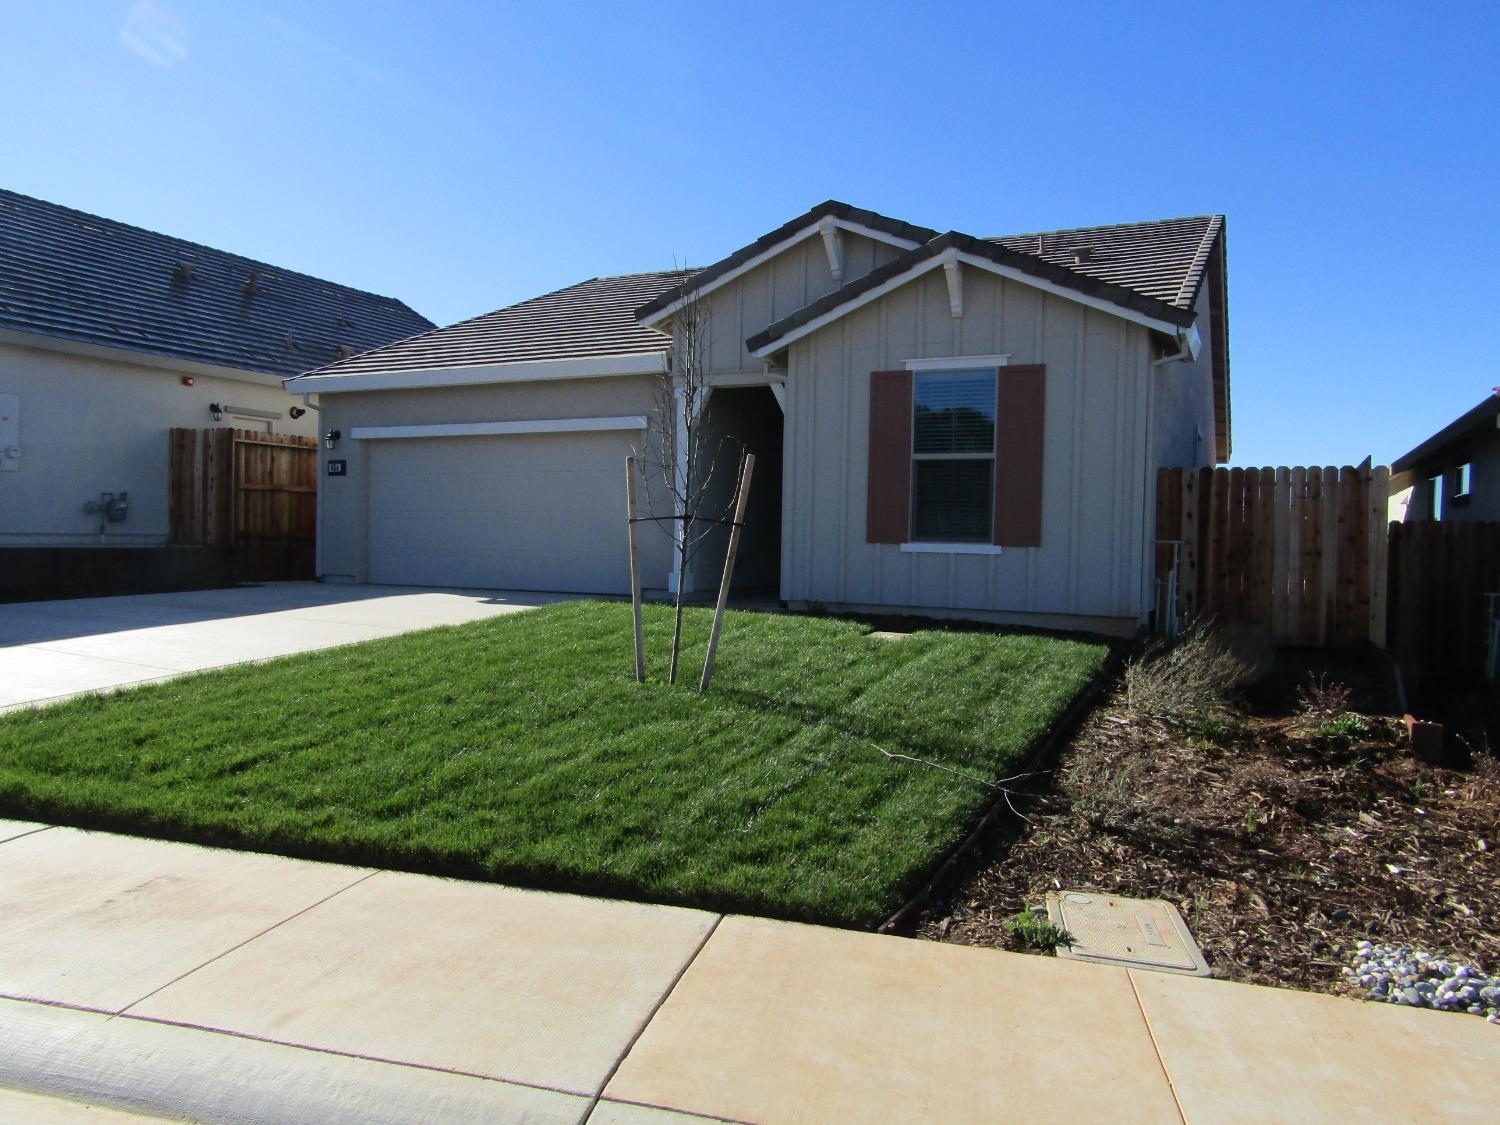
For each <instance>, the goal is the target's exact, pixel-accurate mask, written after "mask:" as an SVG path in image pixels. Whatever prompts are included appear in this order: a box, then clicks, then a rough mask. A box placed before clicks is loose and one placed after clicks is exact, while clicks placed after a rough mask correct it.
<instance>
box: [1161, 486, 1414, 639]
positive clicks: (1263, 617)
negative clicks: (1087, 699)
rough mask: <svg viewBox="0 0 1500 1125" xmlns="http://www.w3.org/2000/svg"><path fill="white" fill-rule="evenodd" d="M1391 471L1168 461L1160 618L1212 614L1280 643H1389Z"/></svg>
mask: <svg viewBox="0 0 1500 1125" xmlns="http://www.w3.org/2000/svg"><path fill="white" fill-rule="evenodd" d="M1389 480H1390V470H1389V469H1387V468H1385V467H1383V466H1382V467H1380V468H1374V469H1371V468H1358V469H1355V468H1343V469H1335V468H1275V469H1163V470H1161V472H1160V473H1159V475H1158V478H1157V517H1156V537H1157V583H1158V590H1159V592H1160V596H1159V601H1158V609H1157V621H1158V623H1159V625H1158V627H1159V628H1160V627H1162V624H1164V623H1168V624H1169V623H1171V622H1172V621H1173V620H1174V619H1175V618H1174V615H1176V616H1212V617H1213V619H1214V620H1215V621H1216V622H1218V623H1219V624H1220V625H1221V626H1225V627H1230V628H1232V627H1236V626H1250V627H1256V628H1263V629H1268V630H1269V631H1270V635H1271V639H1272V640H1273V641H1275V642H1276V643H1278V644H1299V645H1350V644H1356V643H1358V642H1360V641H1365V640H1369V641H1373V642H1374V643H1375V644H1383V643H1384V640H1385V622H1386V608H1387V607H1386V592H1387V588H1386V566H1385V536H1386V490H1387V485H1388V482H1389Z"/></svg>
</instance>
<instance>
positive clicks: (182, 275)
mask: <svg viewBox="0 0 1500 1125" xmlns="http://www.w3.org/2000/svg"><path fill="white" fill-rule="evenodd" d="M197 276H198V271H197V270H195V269H193V267H192V266H190V265H188V264H187V263H186V262H178V263H177V264H176V265H175V266H173V267H172V284H173V285H186V284H187V283H188V282H189V281H192V280H193V278H195V277H197Z"/></svg>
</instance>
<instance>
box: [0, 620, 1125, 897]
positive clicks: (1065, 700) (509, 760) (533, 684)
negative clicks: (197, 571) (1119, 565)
mask: <svg viewBox="0 0 1500 1125" xmlns="http://www.w3.org/2000/svg"><path fill="white" fill-rule="evenodd" d="M669 614H670V610H669V609H667V608H666V607H660V606H647V607H646V620H647V629H648V638H655V639H661V638H665V637H666V636H667V635H668V634H669V632H670V617H669ZM709 618H710V613H709V612H708V611H706V610H690V611H689V613H688V618H687V626H686V634H685V650H684V651H685V652H686V653H688V654H689V656H688V660H687V663H688V664H689V665H690V666H691V665H692V664H693V661H694V660H697V659H701V652H702V645H703V642H704V640H705V639H706V634H707V628H708V623H709ZM630 653H631V640H630V607H629V606H628V605H620V604H613V603H599V602H575V603H569V604H564V605H556V606H551V607H548V608H545V609H540V610H534V611H531V612H527V613H523V614H518V615H515V616H512V617H505V618H498V619H493V620H489V621H484V622H477V623H474V624H469V625H462V626H457V627H452V628H441V629H432V630H428V631H424V632H420V633H411V634H407V635H404V636H400V637H392V638H389V639H383V640H376V641H370V642H367V643H365V644H360V645H355V646H351V647H348V648H340V649H334V650H328V651H323V652H316V653H308V654H305V655H301V656H293V657H288V658H285V659H281V660H277V661H274V662H271V663H266V664H259V665H248V666H240V667H235V668H227V669H222V670H219V671H214V672H206V673H202V674H199V675H195V676H191V677H188V678H185V679H180V680H175V681H170V682H167V683H163V684H157V685H151V686H146V687H141V688H137V689H134V690H131V691H127V692H123V693H120V694H115V695H106V696H92V697H85V698H81V699H76V700H71V701H67V702H63V703H60V704H56V705H54V706H51V707H47V708H45V709H41V710H27V711H17V712H12V713H9V714H6V715H0V815H9V816H16V817H22V818H32V819H41V820H51V821H56V822H61V823H68V824H77V825H82V826H94V827H105V828H112V829H116V830H121V831H128V832H138V833H143V834H148V835H156V836H163V837H168V838H174V839H184V840H195V841H200V842H204V843H214V844H225V845H230V846H237V847H245V848H251V849H255V850H261V851H269V852H278V853H282V854H288V855H297V856H304V857H310V858H320V859H331V860H341V861H348V862H358V863H368V864H373V865H377V866H382V867H392V868H399V869H405V870H414V871H428V872H435V873H439V874H449V875H459V876H465V877H471V878H483V879H492V880H497V881H501V882H509V883H516V884H521V885H529V886H543V887H552V888H557V889H564V890H573V891H583V892H592V893H601V894H608V895H616V896H621V897H628V898H636V899H644V900H649V901H656V902H670V903H680V904H685V905H696V906H706V907H710V908H717V909H730V910H737V911H745V912H752V913H759V914H767V915H774V916H779V917H786V918H800V919H808V920H815V921H821V922H831V923H838V924H844V925H853V926H870V925H873V924H875V923H877V922H878V921H880V920H881V919H882V918H884V917H885V916H886V915H887V914H889V913H890V912H891V911H892V910H894V909H895V908H896V907H898V906H899V905H900V904H901V903H902V902H903V901H904V899H905V898H906V897H907V896H908V895H909V894H911V893H912V892H913V891H914V890H915V889H916V887H917V886H918V885H920V883H921V881H922V880H923V878H924V877H925V876H926V875H927V874H928V873H929V872H930V871H931V869H932V868H933V866H934V864H935V863H936V862H937V861H938V860H939V859H940V857H941V856H942V854H943V853H944V852H945V851H946V849H947V848H948V847H949V846H950V845H952V844H953V843H955V842H956V841H957V840H958V839H959V838H960V837H961V836H962V835H963V834H964V832H965V831H966V830H967V829H968V828H969V827H970V826H971V825H972V824H973V823H974V820H975V818H976V817H977V816H978V814H979V812H980V810H981V809H982V808H983V807H984V806H986V805H987V804H988V803H989V801H990V800H991V799H992V797H993V795H994V794H993V791H992V790H991V789H989V788H987V787H985V786H984V785H981V784H977V783H975V782H973V781H970V780H966V779H964V778H961V777H958V776H955V775H954V774H953V773H950V772H947V771H945V770H941V769H937V768H932V767H929V766H926V765H919V764H914V763H912V762H908V761H900V760H892V759H890V758H887V757H886V756H885V755H883V754H882V753H881V752H880V749H885V750H888V751H891V752H893V753H899V754H905V755H911V756H914V757H917V758H921V759H924V760H926V761H929V762H932V763H937V764H941V765H943V766H947V767H950V768H951V769H953V770H958V771H961V772H963V773H967V774H971V775H975V776H977V777H982V778H988V779H998V778H1001V777H1004V776H1006V775H1007V774H1009V773H1012V772H1014V771H1015V769H1016V767H1017V766H1018V765H1019V764H1020V763H1021V762H1023V761H1024V760H1025V759H1026V757H1027V753H1028V750H1029V749H1030V748H1031V747H1032V746H1033V745H1034V744H1035V743H1036V742H1037V741H1038V739H1040V738H1041V736H1042V735H1043V734H1045V733H1046V731H1047V730H1048V728H1049V727H1050V726H1051V725H1052V724H1053V722H1054V721H1055V720H1056V719H1057V718H1058V717H1059V716H1060V715H1061V713H1062V712H1063V711H1064V710H1065V709H1066V708H1067V706H1068V704H1069V703H1070V702H1071V701H1072V700H1073V699H1074V697H1075V696H1076V695H1077V694H1078V692H1079V691H1080V690H1081V689H1082V688H1083V687H1084V686H1085V684H1086V683H1087V682H1088V681H1089V680H1090V678H1091V677H1092V676H1093V675H1094V673H1095V672H1096V671H1097V670H1098V669H1099V668H1100V666H1101V664H1102V662H1103V660H1104V659H1105V656H1106V654H1107V650H1106V648H1105V647H1104V646H1103V645H1100V644H1093V643H1087V642H1083V641H1073V640H1059V639H1056V638H1052V637H1045V636H1037V635H1021V634H1009V635H1000V634H992V633H980V632H967V633H965V632H950V631H943V630H936V629H934V630H930V631H923V632H918V633H914V634H913V635H911V636H910V637H908V638H905V639H902V640H896V641H890V640H881V639H877V638H873V637H870V636H869V635H868V628H867V627H866V626H864V625H861V624H858V623H855V622H850V621H843V620H837V619H832V618H817V617H799V616H790V615H772V614H756V613H730V614H728V615H727V617H726V620H725V626H724V635H723V640H722V643H721V647H720V655H719V666H718V670H717V672H716V677H715V681H714V687H713V689H712V691H711V692H710V694H709V695H707V696H700V695H699V694H698V693H697V691H696V690H695V685H696V676H697V672H696V670H695V669H692V668H691V667H690V669H689V673H688V675H687V676H686V677H685V678H686V679H690V680H692V681H693V683H694V686H687V685H679V686H678V687H675V688H673V687H668V686H667V685H666V684H664V683H662V682H660V680H652V681H650V682H648V683H646V684H644V685H638V684H636V683H635V682H634V679H633V676H632V674H631V667H630ZM648 656H649V657H654V658H656V659H655V664H656V667H655V668H653V672H660V671H661V668H662V666H664V663H665V661H664V659H663V658H662V654H661V653H659V652H654V653H648Z"/></svg>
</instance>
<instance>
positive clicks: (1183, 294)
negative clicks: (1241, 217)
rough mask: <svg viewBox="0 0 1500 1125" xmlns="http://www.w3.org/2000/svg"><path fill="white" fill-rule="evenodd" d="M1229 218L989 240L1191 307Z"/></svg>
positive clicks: (1198, 218)
mask: <svg viewBox="0 0 1500 1125" xmlns="http://www.w3.org/2000/svg"><path fill="white" fill-rule="evenodd" d="M1223 227H1224V216H1223V215H1193V216H1190V217H1188V218H1183V219H1157V220H1154V221H1151V222H1144V223H1119V224H1115V225H1113V226H1104V227H1075V228H1073V229H1071V230H1050V231H1036V232H1033V233H1031V234H1006V235H998V236H996V237H993V238H987V239H985V241H986V242H993V243H996V244H997V245H1000V246H1004V247H1007V248H1008V249H1011V250H1017V251H1020V252H1021V253H1023V254H1030V255H1032V256H1033V257H1037V258H1041V259H1042V260H1043V261H1046V262H1051V263H1053V264H1054V265H1058V266H1062V267H1063V268H1065V269H1067V270H1070V271H1071V272H1073V273H1078V274H1083V275H1084V276H1085V277H1092V278H1097V279H1098V280H1100V281H1106V282H1109V283H1110V284H1112V285H1119V286H1122V287H1124V288H1126V289H1132V290H1134V291H1135V292H1137V293H1139V294H1141V295H1142V296H1144V297H1151V298H1153V299H1154V300H1158V301H1162V302H1165V303H1166V304H1169V305H1174V306H1176V307H1177V308H1179V309H1190V308H1192V307H1193V301H1194V300H1195V299H1196V298H1197V296H1198V287H1199V286H1200V285H1202V283H1203V277H1204V271H1205V269H1206V267H1207V264H1208V260H1209V255H1210V253H1211V252H1212V250H1213V244H1214V239H1216V238H1217V237H1218V235H1219V232H1220V231H1221V230H1222V229H1223Z"/></svg>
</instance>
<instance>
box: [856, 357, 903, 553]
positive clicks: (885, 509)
mask: <svg viewBox="0 0 1500 1125" xmlns="http://www.w3.org/2000/svg"><path fill="white" fill-rule="evenodd" d="M868 500H869V509H868V511H867V512H866V515H865V541H866V542H867V543H905V542H906V540H907V531H908V528H909V527H910V514H909V509H910V505H911V372H910V371H873V372H871V373H870V476H869V497H868Z"/></svg>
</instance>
